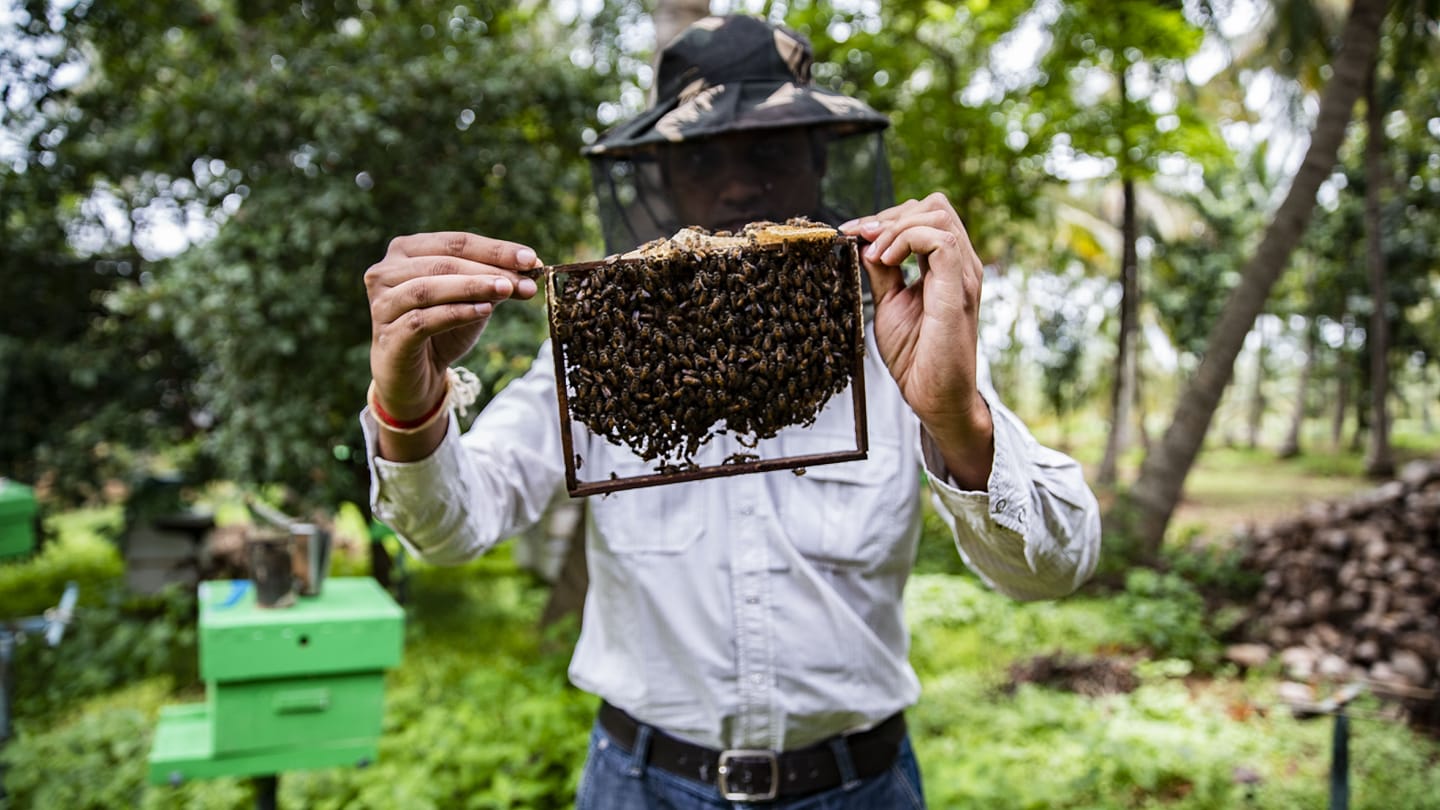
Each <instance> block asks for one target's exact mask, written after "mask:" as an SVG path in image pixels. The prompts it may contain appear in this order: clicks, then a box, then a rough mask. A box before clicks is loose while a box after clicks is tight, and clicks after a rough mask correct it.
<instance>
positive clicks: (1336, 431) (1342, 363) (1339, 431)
mask: <svg viewBox="0 0 1440 810" xmlns="http://www.w3.org/2000/svg"><path fill="white" fill-rule="evenodd" d="M1341 323H1342V324H1344V325H1343V327H1342V330H1343V331H1342V332H1341V334H1340V350H1339V351H1338V352H1336V353H1335V414H1334V416H1333V417H1332V418H1331V420H1330V449H1331V450H1333V451H1335V452H1337V453H1338V452H1340V442H1341V441H1342V440H1343V439H1344V438H1345V414H1346V412H1347V411H1348V410H1349V409H1350V381H1351V380H1350V378H1351V376H1352V375H1351V373H1350V368H1349V365H1350V364H1349V362H1348V360H1347V357H1348V355H1347V354H1346V350H1345V347H1347V346H1349V345H1350V324H1349V319H1348V318H1342V320H1341Z"/></svg>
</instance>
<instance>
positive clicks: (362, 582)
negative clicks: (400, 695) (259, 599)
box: [199, 577, 405, 681]
mask: <svg viewBox="0 0 1440 810" xmlns="http://www.w3.org/2000/svg"><path fill="white" fill-rule="evenodd" d="M199 593H200V599H199V601H200V677H201V678H202V679H203V680H206V681H236V680H254V679H260V678H276V677H294V676H297V675H321V674H327V673H334V672H363V671H368V670H381V669H386V668H388V667H393V666H395V665H396V664H398V663H400V654H401V650H402V647H403V645H404V617H405V614H404V611H403V610H401V608H400V606H399V605H397V604H396V603H395V600H394V599H392V598H391V597H390V594H388V593H386V592H385V589H384V588H381V587H380V584H379V583H377V582H376V581H375V580H374V579H372V578H370V577H336V578H331V579H327V580H326V581H325V585H324V590H323V592H322V593H321V594H320V595H319V596H313V597H307V596H302V597H300V598H299V599H298V600H297V601H296V603H295V605H294V606H293V607H288V608H261V607H256V605H255V588H254V587H253V586H252V585H251V584H250V582H249V581H247V580H234V581H230V580H212V581H209V582H202V583H201V584H200V592H199Z"/></svg>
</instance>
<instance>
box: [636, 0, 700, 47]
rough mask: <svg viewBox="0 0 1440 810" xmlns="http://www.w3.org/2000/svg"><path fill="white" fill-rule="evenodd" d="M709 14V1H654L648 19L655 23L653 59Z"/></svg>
mask: <svg viewBox="0 0 1440 810" xmlns="http://www.w3.org/2000/svg"><path fill="white" fill-rule="evenodd" d="M709 13H710V2H709V0H656V2H655V11H654V12H652V13H651V15H650V18H651V20H653V21H654V23H655V57H656V59H659V57H660V51H661V49H662V48H664V47H665V46H666V45H669V44H670V41H671V40H673V39H675V37H677V36H679V35H680V32H681V31H684V30H685V29H686V28H687V27H689V25H690V24H691V23H693V22H695V21H696V20H698V19H700V18H701V17H704V16H705V15H707V14H709Z"/></svg>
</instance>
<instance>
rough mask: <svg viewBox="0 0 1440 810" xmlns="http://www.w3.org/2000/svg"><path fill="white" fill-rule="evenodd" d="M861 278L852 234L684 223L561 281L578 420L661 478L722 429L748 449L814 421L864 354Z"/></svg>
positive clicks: (562, 327) (560, 317) (556, 308)
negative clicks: (713, 229) (735, 230)
mask: <svg viewBox="0 0 1440 810" xmlns="http://www.w3.org/2000/svg"><path fill="white" fill-rule="evenodd" d="M858 273H859V269H858V263H857V262H856V259H855V246H854V243H853V241H851V240H849V239H847V238H846V237H843V236H841V235H840V234H839V233H838V232H836V231H835V230H834V229H832V228H829V227H828V226H824V225H819V224H818V223H813V222H809V221H806V220H790V221H789V222H786V223H785V224H784V225H777V224H775V223H753V224H751V225H749V226H747V227H746V228H745V230H744V231H742V232H741V233H740V234H738V235H731V234H728V233H726V232H723V231H721V232H718V233H716V234H713V235H712V234H709V233H707V232H705V231H703V230H700V229H698V228H691V229H686V231H682V232H681V233H680V234H677V235H676V236H675V237H672V238H671V239H669V240H661V241H657V242H653V243H650V244H648V245H645V246H642V247H641V248H640V249H638V250H637V251H635V252H632V253H630V254H626V255H625V256H623V257H621V256H612V257H610V258H608V259H606V260H605V261H603V262H599V263H596V264H595V266H593V267H591V268H588V269H587V270H586V272H571V273H567V274H564V275H557V276H555V277H554V279H555V280H554V282H553V284H554V285H555V286H554V287H553V288H552V293H551V295H552V298H551V303H552V308H551V327H552V334H553V336H554V338H555V340H556V341H557V342H558V343H559V344H560V348H561V349H562V353H563V358H564V382H565V386H566V393H567V398H568V402H569V409H570V415H571V417H572V418H573V419H576V420H578V421H579V422H581V423H582V424H584V425H585V426H586V427H588V428H589V429H590V430H591V431H593V432H594V433H596V434H598V435H599V436H602V437H604V438H605V439H607V440H609V441H610V442H612V443H616V444H621V445H624V446H626V447H629V448H630V449H631V450H632V451H633V452H634V453H635V454H636V455H638V456H639V457H640V458H641V459H644V460H646V461H657V460H658V461H659V465H658V466H657V468H656V469H657V470H658V471H659V472H662V473H664V472H668V471H676V470H681V469H693V468H694V467H695V466H696V465H695V462H694V460H693V458H694V456H695V454H696V453H697V452H698V451H699V449H700V447H701V446H702V445H704V444H705V443H706V442H707V441H709V439H710V438H711V437H712V436H715V435H717V434H719V433H721V432H726V431H728V432H730V433H732V434H734V435H735V436H736V437H737V439H738V440H739V441H740V442H741V443H742V444H744V445H745V446H747V447H750V448H754V447H755V446H756V445H757V444H758V442H759V441H760V440H761V439H767V438H772V437H774V436H775V435H776V434H777V433H778V432H779V431H780V430H781V429H783V428H785V427H788V426H791V425H810V424H813V423H814V421H815V418H816V416H817V415H818V414H819V412H820V409H821V408H822V407H823V406H824V404H825V403H826V401H828V400H829V399H830V398H831V397H832V396H834V395H835V394H837V393H839V392H840V391H842V390H844V389H845V387H846V385H847V384H848V383H849V382H850V377H851V372H852V369H853V368H854V364H855V360H856V358H857V356H858V355H857V352H859V351H862V348H861V341H862V337H861V335H862V326H861V323H862V322H861V305H860V284H859V275H858ZM757 458H758V456H756V455H754V454H743V459H742V458H732V459H729V460H727V463H728V462H729V461H737V462H738V461H749V460H753V459H757Z"/></svg>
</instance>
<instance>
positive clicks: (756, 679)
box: [750, 672, 765, 683]
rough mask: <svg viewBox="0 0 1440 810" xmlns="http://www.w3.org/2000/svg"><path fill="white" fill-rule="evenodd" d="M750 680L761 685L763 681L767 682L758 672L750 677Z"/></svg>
mask: <svg viewBox="0 0 1440 810" xmlns="http://www.w3.org/2000/svg"><path fill="white" fill-rule="evenodd" d="M750 680H752V681H754V682H755V683H760V682H761V681H763V680H765V676H764V675H761V674H760V673H758V672H757V673H755V674H754V675H751V676H750Z"/></svg>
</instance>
